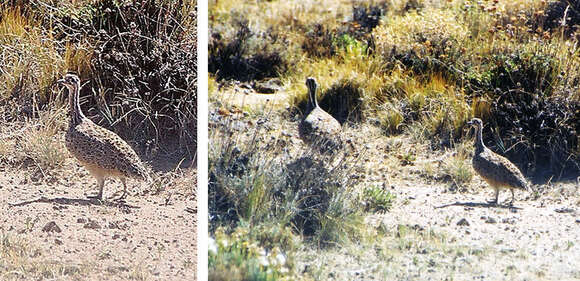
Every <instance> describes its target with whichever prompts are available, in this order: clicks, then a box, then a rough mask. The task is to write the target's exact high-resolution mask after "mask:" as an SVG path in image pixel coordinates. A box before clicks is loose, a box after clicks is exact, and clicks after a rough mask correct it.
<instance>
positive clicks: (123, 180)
mask: <svg viewBox="0 0 580 281" xmlns="http://www.w3.org/2000/svg"><path fill="white" fill-rule="evenodd" d="M120 180H121V183H123V192H122V193H121V195H120V196H119V197H118V198H116V199H115V200H118V201H122V200H124V199H125V198H127V183H126V180H125V178H120ZM117 193H118V192H116V193H115V194H117ZM113 197H115V195H113V196H112V197H111V198H113Z"/></svg>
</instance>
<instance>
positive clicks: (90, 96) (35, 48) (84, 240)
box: [0, 0, 198, 280]
mask: <svg viewBox="0 0 580 281" xmlns="http://www.w3.org/2000/svg"><path fill="white" fill-rule="evenodd" d="M196 27H197V1H195V0H183V1H169V0H137V1H125V0H78V1H69V0H7V1H0V58H2V59H1V60H0V171H1V172H0V193H1V194H0V198H2V199H1V200H0V201H1V202H0V216H2V217H3V218H4V220H3V221H2V222H1V223H0V230H1V232H2V235H0V236H1V237H0V239H1V241H0V279H1V280H116V279H119V280H151V279H152V278H161V279H171V278H178V279H194V278H195V274H196V268H197V267H196V264H193V263H192V262H191V261H193V260H196V258H195V257H196V251H195V249H196V247H195V243H196V242H195V232H194V231H195V229H196V228H195V226H196V223H197V222H196V219H195V213H196V211H197V209H196V208H195V207H194V206H195V198H196V193H197V192H196V190H197V189H196V181H195V176H196V173H195V171H194V166H195V164H194V162H195V157H196V149H197V147H196V146H197V144H196V138H197V132H196V130H197V128H196V126H197V125H196V124H197V48H198V47H197V30H196ZM67 72H73V73H76V74H78V76H79V77H80V78H81V85H82V87H81V94H80V96H81V97H80V106H81V107H82V111H83V112H84V114H85V115H86V117H87V118H89V119H90V120H92V121H93V122H94V123H96V124H98V125H100V126H102V127H105V128H107V129H109V130H111V131H113V132H115V133H116V134H118V135H119V136H120V137H121V138H123V139H124V140H125V141H127V143H128V144H129V145H130V146H131V147H132V148H133V149H134V150H135V151H136V152H137V154H138V155H139V157H140V158H141V159H142V160H143V162H145V163H146V164H147V165H148V166H151V168H152V169H150V171H148V173H150V175H151V177H152V178H153V182H152V183H151V185H150V186H149V185H147V184H146V183H144V184H136V183H135V182H133V181H132V180H128V181H127V189H128V191H129V193H130V196H129V197H131V198H130V199H128V200H127V202H121V203H119V202H112V201H108V200H109V199H110V198H109V199H106V200H104V201H102V202H101V201H91V200H87V199H86V194H88V193H90V192H91V189H92V188H94V186H95V181H94V179H90V178H87V176H88V175H87V170H85V169H84V168H82V167H81V166H80V165H79V163H78V161H77V159H75V158H74V157H73V156H72V155H71V154H70V153H69V151H68V150H67V149H66V148H65V140H64V134H65V131H66V130H67V128H68V124H69V120H70V119H69V116H68V110H69V103H68V98H69V96H68V95H69V93H68V91H67V90H66V89H64V87H61V86H58V85H57V83H56V82H57V79H60V78H62V77H63V76H64V75H65V74H66V73H67ZM118 185H120V186H122V184H121V183H120V182H114V183H112V184H111V185H110V186H112V187H113V188H111V189H109V190H107V191H110V192H111V193H113V192H114V190H115V189H117V188H118V187H119V186H118ZM107 191H105V192H107ZM107 197H108V196H107ZM151 210H155V212H153V211H151ZM184 210H185V211H184ZM134 212H139V213H134ZM134 216H137V217H139V218H140V219H139V221H138V222H135V223H131V224H128V223H127V222H126V221H123V220H125V219H127V221H128V220H131V218H130V217H134ZM86 217H91V219H88V221H87V218H86ZM55 221H56V222H55ZM51 223H52V224H51ZM141 223H143V224H146V225H147V226H148V227H146V229H141V230H139V231H136V232H134V233H135V234H134V233H133V229H137V228H139V224H141ZM45 225H46V226H47V227H44V228H43V226H45ZM50 226H51V227H50ZM150 226H155V227H150ZM157 226H159V227H161V228H164V229H163V231H162V232H168V233H157V232H158V231H159V230H157V229H156V227H157ZM132 228H133V229H132ZM171 228H172V230H169V229H171ZM97 231H98V232H99V233H100V234H99V235H98V236H94V237H93V236H91V235H92V234H93V233H97ZM172 234H175V235H176V236H175V237H172ZM81 236H82V237H81ZM161 236H163V237H164V240H163V241H162V240H160V238H159V237H161ZM89 237H90V238H89ZM127 237H131V238H130V239H136V240H139V241H140V242H139V243H140V246H139V247H141V248H140V249H145V250H144V251H143V252H140V251H139V250H137V251H131V250H128V249H126V248H125V246H126V245H128V244H130V243H132V242H130V241H128V240H127ZM153 240H154V241H153ZM177 251H183V252H181V253H179V254H177ZM168 260H171V262H172V264H171V265H170V267H169V266H167V267H165V266H161V261H163V262H166V261H168ZM186 261H188V262H186Z"/></svg>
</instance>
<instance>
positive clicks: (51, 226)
mask: <svg viewBox="0 0 580 281" xmlns="http://www.w3.org/2000/svg"><path fill="white" fill-rule="evenodd" d="M42 231H44V232H58V233H60V232H62V230H61V229H60V227H59V226H58V225H57V224H56V222H54V221H51V222H49V223H47V224H46V225H45V226H44V227H43V228H42Z"/></svg>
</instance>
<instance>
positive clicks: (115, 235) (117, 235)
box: [113, 234, 121, 240]
mask: <svg viewBox="0 0 580 281" xmlns="http://www.w3.org/2000/svg"><path fill="white" fill-rule="evenodd" d="M119 238H121V235H119V234H113V240H115V239H119Z"/></svg>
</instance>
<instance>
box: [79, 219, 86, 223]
mask: <svg viewBox="0 0 580 281" xmlns="http://www.w3.org/2000/svg"><path fill="white" fill-rule="evenodd" d="M85 222H87V220H86V219H85V218H78V219H77V223H85Z"/></svg>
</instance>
